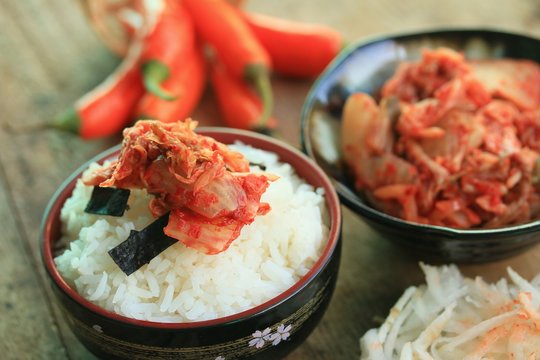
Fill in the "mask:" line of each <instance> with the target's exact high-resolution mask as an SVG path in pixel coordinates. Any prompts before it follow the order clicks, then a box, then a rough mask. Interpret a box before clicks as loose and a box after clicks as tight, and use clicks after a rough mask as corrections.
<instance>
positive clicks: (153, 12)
mask: <svg viewBox="0 0 540 360" xmlns="http://www.w3.org/2000/svg"><path fill="white" fill-rule="evenodd" d="M89 1H90V2H91V1H92V0H89ZM128 3H129V9H127V10H126V11H125V12H124V13H123V14H124V15H128V16H123V17H121V18H120V23H121V24H122V26H123V28H124V31H125V33H126V34H129V38H130V39H131V40H130V42H129V48H128V49H127V51H126V53H125V55H124V58H123V61H122V62H121V64H120V65H119V67H118V68H117V69H116V70H115V71H114V72H113V73H112V74H111V75H110V76H109V77H108V78H107V79H106V80H105V81H104V82H103V83H101V84H100V85H99V86H98V87H96V88H95V89H93V90H92V91H91V92H89V93H88V94H86V95H85V96H83V97H82V98H81V99H79V100H78V101H77V102H76V103H75V104H74V106H73V107H72V108H71V109H69V110H68V111H66V112H65V113H63V114H61V115H60V116H59V117H57V118H56V119H54V121H53V122H52V123H51V124H50V125H51V126H52V127H55V128H59V129H62V130H68V131H72V132H75V133H77V134H79V135H80V136H81V137H83V138H85V139H91V138H97V137H102V136H109V135H113V134H115V133H118V132H120V131H121V130H122V129H123V128H124V127H126V126H128V125H130V124H131V123H132V122H133V121H134V120H137V119H141V118H145V119H158V120H161V121H164V122H172V121H177V120H183V119H184V118H186V117H189V116H190V115H191V113H192V112H193V110H194V109H195V107H196V105H197V104H198V102H199V100H200V98H201V96H202V93H203V91H204V89H205V86H206V82H207V78H208V80H209V82H210V83H211V85H212V88H213V91H214V94H215V98H216V100H217V103H218V106H219V109H220V112H221V115H222V119H223V121H224V123H225V124H226V125H227V126H230V127H235V128H244V129H250V130H256V131H263V132H266V131H269V130H272V128H273V127H275V126H276V120H275V119H274V118H273V117H272V110H273V97H272V88H271V82H270V77H271V75H272V73H279V74H282V75H286V76H291V77H296V78H313V77H315V76H317V75H318V74H319V73H320V72H321V71H322V70H323V69H324V68H325V67H326V65H327V64H328V63H329V62H330V61H331V60H332V59H333V58H334V57H335V56H336V55H337V53H338V52H339V51H340V49H341V47H342V37H341V36H340V34H339V33H338V32H337V31H335V30H333V29H331V28H328V27H326V26H323V25H314V24H305V23H297V22H293V21H290V20H284V19H277V18H273V17H270V16H266V15H259V14H253V13H248V12H246V11H244V10H242V9H241V8H240V7H238V6H235V5H234V4H232V3H231V2H228V1H226V0H151V1H140V0H132V1H128ZM118 13H119V14H120V13H121V12H118Z"/></svg>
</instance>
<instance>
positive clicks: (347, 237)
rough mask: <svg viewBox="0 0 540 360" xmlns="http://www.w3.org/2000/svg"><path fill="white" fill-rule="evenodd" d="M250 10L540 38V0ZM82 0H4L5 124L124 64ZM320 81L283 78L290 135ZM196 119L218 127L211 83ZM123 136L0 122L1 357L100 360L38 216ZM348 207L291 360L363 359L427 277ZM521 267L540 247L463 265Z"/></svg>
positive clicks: (314, 2)
mask: <svg viewBox="0 0 540 360" xmlns="http://www.w3.org/2000/svg"><path fill="white" fill-rule="evenodd" d="M247 8H248V9H249V10H253V11H259V12H262V13H267V14H272V15H276V16H280V17H284V18H290V19H296V20H301V21H306V22H319V23H324V24H328V25H331V26H333V27H334V28H336V29H338V30H339V31H341V32H342V33H343V34H344V36H345V38H346V39H347V40H348V41H349V42H355V41H357V40H360V39H362V38H364V37H367V36H372V35H376V34H381V33H396V32H401V31H410V30H418V29H427V28H434V27H439V28H440V27H449V26H484V27H493V28H498V29H505V30H511V31H517V32H522V33H525V34H529V35H533V36H537V37H540V2H539V1H537V0H515V1H503V0H490V1H485V0H448V1H432V0H409V1H401V0H377V1H359V0H333V1H328V0H326V1H322V0H280V1H268V0H266V1H264V0H251V1H250V2H248V4H247ZM118 62H119V59H118V58H117V57H115V56H114V55H112V54H111V53H110V52H109V51H108V50H107V49H106V48H105V47H104V45H103V44H102V43H101V41H100V39H99V38H98V37H97V36H96V34H95V33H94V32H93V31H92V29H91V27H90V26H89V24H88V22H87V19H86V17H85V15H84V12H83V10H82V7H81V4H80V2H78V1H73V0H0V109H1V116H0V122H1V123H2V124H5V123H11V124H14V125H32V124H36V123H39V122H40V121H42V120H43V119H46V118H49V117H51V116H53V115H55V114H56V113H58V112H59V111H61V110H63V109H64V108H66V107H67V106H69V105H70V104H71V103H72V102H73V101H74V100H76V99H77V98H78V97H80V96H81V95H82V94H84V93H85V92H86V91H88V90H90V89H91V88H92V87H94V86H95V85H96V84H98V83H99V82H100V81H101V80H102V79H103V78H105V77H106V76H107V75H108V74H109V73H110V72H111V71H112V70H113V69H114V67H115V66H116V65H117V64H118ZM311 84H312V81H294V80H289V79H284V78H279V77H275V78H274V79H273V85H274V91H275V96H276V108H275V115H276V117H277V118H279V119H280V121H281V123H280V127H281V132H282V133H283V134H284V137H285V139H286V141H288V142H289V143H291V144H293V145H298V143H299V132H298V124H299V114H300V109H301V106H302V103H303V99H304V97H305V96H306V94H307V92H308V90H309V88H310V86H311ZM194 117H195V118H196V119H198V120H199V121H200V122H201V123H202V124H203V125H219V124H220V120H219V116H218V113H217V109H216V107H215V103H214V99H213V97H212V94H211V93H210V92H208V93H207V94H206V95H205V97H204V99H203V101H202V102H201V104H200V106H199V107H198V109H197V111H196V112H195V114H194ZM118 141H119V137H112V138H107V139H102V140H95V141H83V140H81V139H79V138H77V137H76V136H72V135H70V134H64V133H60V132H56V131H40V132H29V133H24V134H17V135H14V134H11V133H9V132H7V131H5V130H4V129H3V128H2V129H0V204H1V205H0V229H1V233H2V235H1V239H0V270H1V272H0V273H1V275H0V319H1V321H0V354H1V355H0V358H2V359H92V358H93V357H92V355H90V354H89V353H88V352H87V351H86V350H85V349H84V348H83V347H82V345H81V344H80V343H79V342H78V341H77V340H76V339H75V338H74V337H73V335H72V334H71V333H70V331H69V330H68V329H67V327H66V324H65V322H64V320H63V319H62V317H61V316H60V313H59V311H58V308H57V307H56V305H55V303H54V301H52V300H53V299H52V296H51V293H50V289H49V286H48V284H47V282H46V281H45V280H46V279H45V274H44V270H43V266H42V263H41V260H40V254H39V226H40V221H41V217H42V214H43V211H44V209H45V207H46V205H47V202H48V200H49V198H50V197H51V196H52V194H53V192H54V191H55V189H56V188H57V187H58V186H59V185H60V184H61V182H62V180H63V179H65V178H66V177H67V176H68V175H69V174H70V173H71V172H72V171H73V170H75V169H76V168H77V167H78V166H79V165H80V164H82V163H83V162H84V161H86V160H87V159H88V158H90V157H92V156H93V155H95V154H97V153H99V152H101V151H102V150H104V149H106V148H108V147H110V146H112V145H114V144H116V143H117V142H118ZM343 210H344V228H343V237H344V248H343V258H342V264H341V268H340V274H339V280H338V285H337V288H336V292H335V295H334V298H333V300H332V303H331V304H330V307H329V309H328V311H327V313H326V315H325V316H324V318H323V320H322V321H321V323H320V325H319V326H318V327H317V329H316V330H315V331H314V332H313V334H312V335H311V336H310V337H309V338H308V340H307V341H306V342H305V343H304V344H303V345H302V346H300V347H299V348H298V349H297V350H295V351H294V352H293V353H292V354H290V355H289V356H288V357H287V359H288V360H299V359H355V358H358V356H359V347H358V339H359V337H360V336H361V335H362V334H363V333H364V332H365V331H366V330H367V329H368V328H370V327H372V326H374V325H375V323H374V318H375V317H384V316H385V315H386V313H387V311H388V309H389V307H390V306H391V305H392V304H393V303H394V302H395V301H396V299H397V298H398V296H399V295H400V294H401V292H402V291H403V290H404V289H405V288H406V287H407V286H409V285H411V284H418V283H420V282H422V281H423V277H422V274H421V273H420V271H419V268H418V265H417V259H410V258H406V257H404V256H403V255H402V254H401V252H400V251H399V250H398V249H396V248H395V247H394V246H393V245H392V244H390V243H388V242H386V241H384V240H382V239H380V238H379V237H378V236H377V235H375V234H374V233H373V232H372V231H371V230H370V229H369V228H368V227H367V226H366V225H365V224H364V222H363V221H362V220H361V219H360V218H358V217H357V216H355V215H354V214H353V213H351V212H350V211H349V210H347V209H346V208H343ZM507 266H512V267H513V268H514V269H515V270H517V271H518V272H519V273H521V274H522V275H523V276H524V277H526V278H531V277H532V276H533V275H534V274H536V273H538V272H539V271H540V247H538V246H537V247H535V248H533V249H530V250H529V251H527V252H526V253H524V254H521V255H519V256H517V257H514V258H511V259H507V260H504V261H499V262H495V263H489V264H482V265H468V266H465V265H463V266H461V269H462V271H463V272H464V273H465V274H466V275H468V276H476V275H481V276H484V277H485V278H487V279H489V280H495V279H497V278H499V277H500V276H504V273H505V268H506V267H507Z"/></svg>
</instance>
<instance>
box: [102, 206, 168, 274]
mask: <svg viewBox="0 0 540 360" xmlns="http://www.w3.org/2000/svg"><path fill="white" fill-rule="evenodd" d="M168 221H169V213H167V214H165V215H163V216H161V217H160V218H158V219H157V220H156V221H154V222H153V223H151V224H150V225H148V226H147V227H145V228H144V229H142V230H141V231H136V230H131V233H130V234H129V237H128V238H127V239H126V240H125V241H123V242H122V243H120V244H119V245H117V246H116V247H114V248H112V249H111V250H109V255H110V256H111V257H112V259H113V260H114V262H115V263H116V264H117V265H118V267H119V268H120V269H121V270H122V271H123V272H124V273H125V274H126V275H128V276H129V275H131V274H133V273H134V272H135V271H137V270H138V269H139V268H141V266H143V265H144V264H148V263H149V262H150V260H152V259H153V258H155V257H156V256H158V255H159V254H160V253H161V252H162V251H164V250H165V249H167V248H168V247H169V246H171V245H173V244H174V243H176V242H177V241H178V240H176V239H174V238H172V237H170V236H167V235H165V233H164V232H163V228H164V227H165V226H167V222H168Z"/></svg>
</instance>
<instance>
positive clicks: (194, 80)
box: [135, 48, 206, 122]
mask: <svg viewBox="0 0 540 360" xmlns="http://www.w3.org/2000/svg"><path fill="white" fill-rule="evenodd" d="M180 60H181V61H180V63H179V64H178V65H176V66H174V67H173V68H172V70H171V71H172V72H171V77H170V78H169V79H167V80H166V81H165V82H164V83H163V88H164V89H165V90H166V91H168V92H171V93H174V94H178V98H177V99H176V100H173V101H167V100H163V99H161V98H159V97H157V96H155V95H154V94H151V93H146V94H145V95H144V96H143V97H142V99H141V100H140V101H139V103H138V105H137V108H136V110H135V117H136V118H138V119H142V118H145V119H158V120H161V121H163V122H172V121H177V120H183V119H185V118H186V117H188V116H189V115H190V114H191V112H192V111H193V109H194V108H195V107H196V106H197V103H198V102H199V100H200V98H201V96H202V94H203V91H204V87H205V84H206V64H205V60H204V56H203V54H202V51H201V50H200V49H198V48H194V49H193V51H192V53H191V54H188V55H187V56H185V57H183V58H182V59H180Z"/></svg>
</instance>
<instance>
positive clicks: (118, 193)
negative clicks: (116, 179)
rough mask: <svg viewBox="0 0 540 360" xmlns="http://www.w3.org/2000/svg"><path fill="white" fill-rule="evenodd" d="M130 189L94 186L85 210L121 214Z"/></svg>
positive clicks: (91, 212)
mask: <svg viewBox="0 0 540 360" xmlns="http://www.w3.org/2000/svg"><path fill="white" fill-rule="evenodd" d="M129 193H130V191H129V190H127V189H117V188H113V187H100V186H94V189H93V190H92V196H91V197H90V201H88V204H86V208H85V209H84V211H85V212H87V213H89V214H96V215H110V216H118V217H120V216H123V215H124V211H126V208H127V201H128V199H129Z"/></svg>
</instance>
